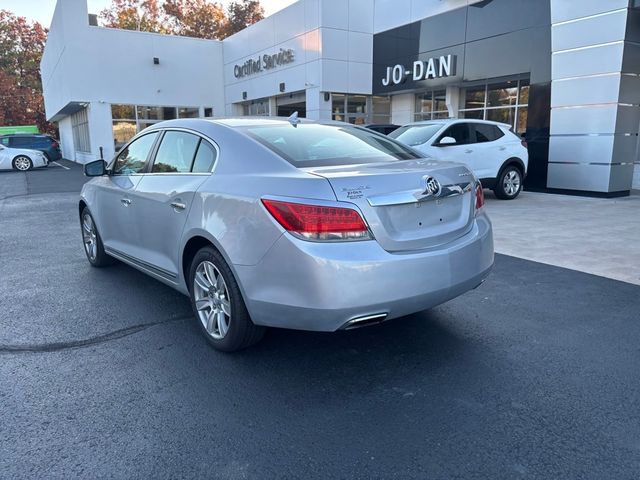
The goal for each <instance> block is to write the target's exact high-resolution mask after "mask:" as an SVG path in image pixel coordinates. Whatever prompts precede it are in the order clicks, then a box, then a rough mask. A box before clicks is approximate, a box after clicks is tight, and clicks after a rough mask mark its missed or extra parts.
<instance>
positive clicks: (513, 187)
mask: <svg viewBox="0 0 640 480" xmlns="http://www.w3.org/2000/svg"><path fill="white" fill-rule="evenodd" d="M502 186H503V189H504V193H506V194H507V195H509V196H510V197H513V196H514V195H516V194H517V193H518V191H520V173H519V172H518V171H517V170H509V171H508V172H507V173H506V174H505V176H504V180H503V181H502Z"/></svg>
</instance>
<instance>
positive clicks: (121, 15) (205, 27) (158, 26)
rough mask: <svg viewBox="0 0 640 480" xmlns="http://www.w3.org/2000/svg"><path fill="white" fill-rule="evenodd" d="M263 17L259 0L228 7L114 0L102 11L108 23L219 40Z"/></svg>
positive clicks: (178, 0)
mask: <svg viewBox="0 0 640 480" xmlns="http://www.w3.org/2000/svg"><path fill="white" fill-rule="evenodd" d="M263 18H264V9H263V8H262V6H261V5H260V1H259V0H237V1H233V2H231V3H230V4H229V6H228V7H227V9H226V10H225V9H224V8H223V7H222V5H221V4H220V3H217V2H211V1H210V0H164V1H161V0H112V3H111V6H110V7H108V8H105V9H104V10H102V12H100V19H101V21H102V23H103V25H104V26H106V27H113V28H123V29H126V30H140V31H143V32H154V33H168V34H173V35H183V36H187V37H196V38H208V39H218V40H221V39H223V38H226V37H228V36H229V35H233V34H234V33H236V32H239V31H240V30H242V29H243V28H246V27H247V26H249V25H251V24H253V23H255V22H257V21H259V20H262V19H263Z"/></svg>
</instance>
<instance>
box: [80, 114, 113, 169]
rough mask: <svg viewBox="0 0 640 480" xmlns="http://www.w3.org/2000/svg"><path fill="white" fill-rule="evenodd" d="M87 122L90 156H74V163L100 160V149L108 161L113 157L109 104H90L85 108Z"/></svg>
mask: <svg viewBox="0 0 640 480" xmlns="http://www.w3.org/2000/svg"><path fill="white" fill-rule="evenodd" d="M87 118H88V120H89V141H90V142H91V154H90V155H83V156H82V157H81V158H78V157H79V156H78V155H76V161H82V162H83V163H86V162H88V161H91V160H97V159H99V158H100V147H102V152H103V153H102V154H103V156H104V159H105V160H107V161H109V160H111V159H112V158H113V156H114V155H115V146H114V144H113V125H112V117H111V104H110V103H106V102H91V103H90V104H89V106H88V107H87Z"/></svg>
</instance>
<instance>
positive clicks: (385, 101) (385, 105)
mask: <svg viewBox="0 0 640 480" xmlns="http://www.w3.org/2000/svg"><path fill="white" fill-rule="evenodd" d="M371 105H372V111H373V115H374V116H376V115H387V116H390V115H391V97H381V96H373V97H371ZM387 121H388V119H387ZM374 123H378V122H375V121H374Z"/></svg>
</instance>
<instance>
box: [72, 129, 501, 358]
mask: <svg viewBox="0 0 640 480" xmlns="http://www.w3.org/2000/svg"><path fill="white" fill-rule="evenodd" d="M85 173H86V175H88V176H93V177H96V178H94V179H92V180H90V181H89V182H87V183H86V184H85V185H84V187H83V189H82V192H81V196H80V202H79V215H80V222H81V229H82V237H83V241H84V248H85V253H86V256H87V259H88V260H89V262H90V263H91V265H93V266H96V267H102V266H105V265H108V264H109V263H110V262H111V261H112V259H114V258H116V259H119V260H121V261H123V262H125V263H127V264H129V265H131V266H133V267H135V268H137V269H139V270H141V271H143V272H144V273H146V274H148V275H149V276H151V277H153V278H155V279H157V280H160V281H162V282H164V283H166V284H167V285H170V286H171V287H173V288H175V289H177V290H178V291H180V292H182V293H184V294H185V295H188V296H190V298H191V304H192V307H193V311H194V314H195V317H196V318H197V320H198V324H199V326H200V328H201V330H202V332H203V333H204V335H205V336H206V338H207V339H208V341H209V342H210V343H211V344H212V345H213V347H215V348H217V349H220V350H225V351H232V350H237V349H240V348H244V347H247V346H249V345H251V344H253V343H255V342H257V341H258V340H259V339H260V338H261V337H262V335H263V332H264V327H269V326H272V327H286V328H294V329H302V330H315V331H335V330H339V329H349V328H355V327H358V326H364V325H368V324H372V323H378V322H381V321H383V320H387V319H391V318H396V317H400V316H404V315H407V314H410V313H414V312H418V311H421V310H424V309H427V308H431V307H433V306H435V305H438V304H440V303H443V302H446V301H447V300H450V299H452V298H454V297H456V296H458V295H460V294H462V293H464V292H466V291H467V290H470V289H472V288H474V287H476V286H478V285H479V284H480V283H481V282H482V281H483V280H484V279H485V277H486V276H487V275H488V273H489V271H490V269H491V267H492V265H493V239H492V230H491V223H490V221H489V219H488V218H487V216H486V213H485V211H484V208H483V205H484V200H483V194H482V188H481V186H480V184H479V183H478V182H477V179H476V178H475V177H474V176H473V174H472V173H471V172H470V171H469V170H468V169H467V168H466V167H465V166H464V165H461V164H455V163H445V162H435V161H433V160H430V159H426V158H422V157H421V156H420V154H419V153H418V152H416V151H415V150H412V149H410V148H408V147H406V146H404V145H402V144H401V143H399V142H396V141H394V140H391V139H388V138H386V137H383V136H381V135H380V134H378V133H375V132H369V131H367V130H366V129H363V128H360V127H355V126H351V125H346V124H344V123H337V122H335V123H334V122H328V123H317V122H312V121H306V120H303V121H300V120H294V119H291V120H290V121H287V119H259V118H242V119H226V120H204V119H182V120H171V121H166V122H161V123H158V124H155V125H153V126H151V127H148V128H146V129H145V130H144V131H142V132H140V133H139V134H138V135H137V136H135V137H134V138H133V139H132V140H131V141H130V142H129V143H128V144H126V145H125V146H124V147H123V149H122V150H121V151H120V153H119V154H117V156H116V157H115V158H114V159H113V160H112V161H111V162H109V164H107V163H106V162H104V161H103V160H97V161H94V162H91V163H88V164H87V165H85Z"/></svg>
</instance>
